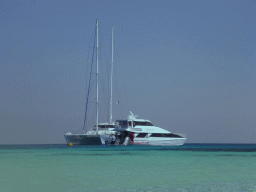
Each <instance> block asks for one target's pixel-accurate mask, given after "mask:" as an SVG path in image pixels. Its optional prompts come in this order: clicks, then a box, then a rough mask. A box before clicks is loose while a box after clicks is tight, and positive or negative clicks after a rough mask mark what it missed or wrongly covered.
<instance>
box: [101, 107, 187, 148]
mask: <svg viewBox="0 0 256 192" xmlns="http://www.w3.org/2000/svg"><path fill="white" fill-rule="evenodd" d="M130 113H131V115H129V116H128V118H127V120H117V121H116V124H117V128H116V129H114V130H115V131H116V133H119V136H118V135H117V139H118V140H119V141H120V142H119V143H120V144H124V145H126V144H138V145H164V146H172V145H183V144H184V143H185V141H186V136H185V135H184V134H177V133H171V132H170V131H167V130H165V129H162V128H160V127H156V126H154V125H153V124H152V123H151V122H150V121H149V120H146V119H137V117H136V116H135V115H133V114H132V112H130ZM103 139H105V138H103ZM105 143H111V142H110V141H108V140H105ZM112 143H114V141H112Z"/></svg>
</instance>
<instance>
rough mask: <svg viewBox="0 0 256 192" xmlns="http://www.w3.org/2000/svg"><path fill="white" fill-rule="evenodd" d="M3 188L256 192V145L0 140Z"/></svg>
mask: <svg viewBox="0 0 256 192" xmlns="http://www.w3.org/2000/svg"><path fill="white" fill-rule="evenodd" d="M0 191H4V192H5V191H6V192H8V191H10V192H13V191H26V192H28V191H44V192H45V191H92V192H94V191H100V192H101V191H152V192H153V191H160V192H161V191H174V192H175V191H184V192H185V191H191V192H192V191H198V192H199V191H203V192H205V191H207V192H208V191H230V192H235V191H242V192H246V191H255V192H256V145H255V144H252V145H249V144H246V145H241V144H232V145H230V144H223V145H222V144H185V145H184V146H179V147H152V146H126V147H124V146H72V147H69V146H67V145H1V146H0Z"/></svg>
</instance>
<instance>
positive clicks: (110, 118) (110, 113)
mask: <svg viewBox="0 0 256 192" xmlns="http://www.w3.org/2000/svg"><path fill="white" fill-rule="evenodd" d="M113 33H114V26H112V63H111V76H110V107H109V122H110V123H112V90H113V89H112V81H113V80H112V78H113V62H114V51H113V49H114V36H113Z"/></svg>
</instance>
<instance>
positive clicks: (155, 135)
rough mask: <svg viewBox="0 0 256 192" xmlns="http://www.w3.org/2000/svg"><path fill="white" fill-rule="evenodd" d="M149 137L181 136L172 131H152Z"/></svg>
mask: <svg viewBox="0 0 256 192" xmlns="http://www.w3.org/2000/svg"><path fill="white" fill-rule="evenodd" d="M150 137H174V138H182V137H181V136H179V135H176V134H173V133H153V134H152V135H150Z"/></svg>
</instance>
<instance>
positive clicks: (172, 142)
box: [129, 138, 186, 146]
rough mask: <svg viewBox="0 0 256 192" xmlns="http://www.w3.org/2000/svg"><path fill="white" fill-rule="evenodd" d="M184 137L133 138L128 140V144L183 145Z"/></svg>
mask: <svg viewBox="0 0 256 192" xmlns="http://www.w3.org/2000/svg"><path fill="white" fill-rule="evenodd" d="M185 141H186V138H173V139H145V140H142V139H136V138H135V139H134V141H129V144H130V145H153V146H178V145H183V144H184V143H185Z"/></svg>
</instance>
